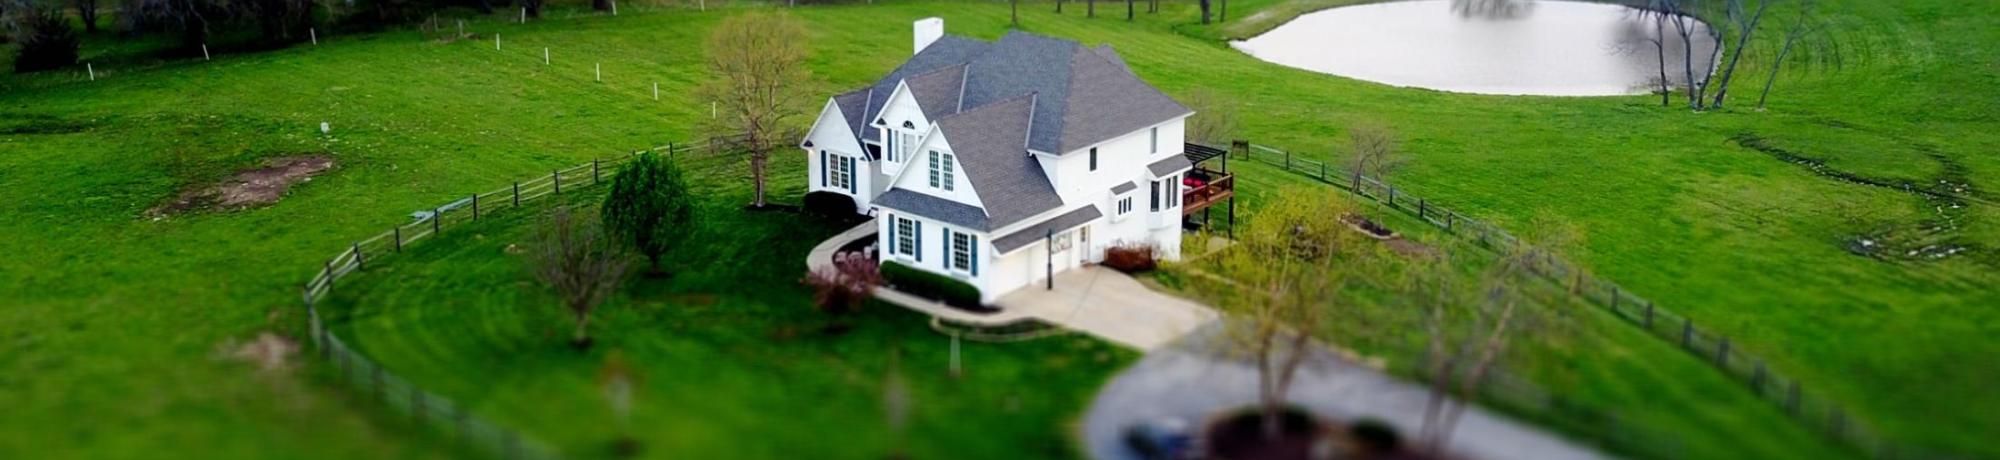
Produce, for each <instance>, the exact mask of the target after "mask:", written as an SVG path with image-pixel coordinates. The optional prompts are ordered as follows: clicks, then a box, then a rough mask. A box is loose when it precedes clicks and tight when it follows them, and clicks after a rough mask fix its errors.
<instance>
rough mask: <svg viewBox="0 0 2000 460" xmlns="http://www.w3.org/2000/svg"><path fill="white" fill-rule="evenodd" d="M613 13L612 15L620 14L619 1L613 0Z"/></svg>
mask: <svg viewBox="0 0 2000 460" xmlns="http://www.w3.org/2000/svg"><path fill="white" fill-rule="evenodd" d="M611 15H612V16H617V15H618V2H611Z"/></svg>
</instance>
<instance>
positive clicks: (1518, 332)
mask: <svg viewBox="0 0 2000 460" xmlns="http://www.w3.org/2000/svg"><path fill="white" fill-rule="evenodd" d="M1530 228H1532V229H1534V231H1533V233H1532V234H1531V235H1529V236H1528V241H1530V242H1532V243H1528V244H1522V245H1517V246H1515V247H1512V248H1508V249H1507V252H1506V254H1504V255H1503V256H1502V257H1501V259H1500V262H1499V263H1497V264H1495V265H1494V266H1493V267H1492V268H1490V269H1488V270H1487V272H1486V274H1485V275H1484V279H1483V280H1482V281H1481V284H1482V285H1483V287H1482V288H1481V289H1480V290H1479V291H1480V292H1479V294H1478V295H1476V296H1472V297H1470V298H1468V297H1467V296H1466V295H1464V294H1463V293H1462V292H1461V291H1459V290H1457V289H1456V288H1455V286H1453V285H1452V283H1451V278H1450V277H1451V276H1452V268H1451V264H1450V254H1449V252H1443V255H1442V256H1441V257H1439V258H1437V259H1435V262H1437V263H1435V264H1434V265H1433V266H1429V267H1421V268H1419V269H1418V270H1417V272H1418V273H1419V275H1418V276H1417V277H1416V280H1417V281H1416V283H1414V285H1415V286H1414V287H1415V288H1416V289H1417V290H1418V292H1416V293H1415V294H1416V297H1417V298H1419V299H1420V301H1421V302H1422V303H1423V305H1424V310H1425V311H1424V323H1425V324H1424V330H1425V333H1426V335H1427V337H1426V339H1427V340H1426V342H1427V343H1426V347H1425V348H1426V350H1425V355H1426V361H1427V362H1426V367H1427V369H1425V372H1427V373H1429V374H1430V376H1431V382H1430V400H1429V402H1428V403H1427V404H1426V405H1425V407H1424V418H1423V420H1424V422H1423V427H1422V429H1421V430H1420V433H1419V434H1418V439H1419V440H1421V441H1422V442H1423V443H1424V444H1425V445H1427V446H1428V447H1429V449H1431V450H1432V451H1434V452H1435V451H1441V450H1442V449H1443V448H1444V446H1446V445H1447V444H1449V443H1450V439H1451V434H1452V431H1453V430H1454V429H1455V428H1456V427H1457V426H1458V421H1459V419H1460V418H1461V417H1462V416H1463V415H1464V412H1465V406H1466V405H1467V404H1469V403H1470V402H1471V401H1473V400H1475V399H1477V396H1478V392H1479V389H1480V388H1481V387H1482V386H1483V385H1485V384H1486V382H1487V379H1488V378H1490V377H1491V376H1492V375H1493V373H1494V368H1495V367H1496V366H1498V364H1499V362H1500V361H1501V360H1502V359H1503V358H1504V356H1505V354H1506V351H1507V350H1508V348H1509V347H1510V346H1512V345H1513V344H1514V343H1515V342H1519V341H1523V340H1529V339H1541V338H1546V337H1548V336H1550V335H1553V334H1555V333H1557V332H1558V331H1557V330H1556V329H1558V328H1557V327H1556V326H1557V325H1559V324H1560V322H1559V319H1560V318H1561V315H1560V312H1557V311H1554V310H1551V309H1548V308H1532V306H1531V305H1527V304H1528V303H1529V302H1531V301H1530V300H1529V298H1528V297H1527V296H1526V294H1524V291H1525V290H1527V289H1529V286H1531V285H1532V283H1536V282H1537V281H1535V280H1534V279H1533V278H1532V275H1533V274H1534V273H1536V272H1541V273H1543V274H1551V273H1552V272H1551V271H1550V270H1552V269H1553V267H1554V261H1555V260H1557V259H1559V258H1560V257H1561V256H1560V255H1559V254H1561V253H1563V252H1565V251H1567V250H1569V248H1572V247H1575V245H1577V244H1579V242H1580V241H1581V238H1582V237H1581V236H1580V235H1581V232H1580V231H1579V230H1577V229H1576V227H1575V226H1572V225H1569V224H1568V223H1567V222H1566V221H1561V220H1558V219H1556V218H1554V217H1553V216H1552V215H1550V214H1547V213H1543V214H1540V215H1537V216H1536V217H1535V218H1534V219H1533V222H1532V223H1531V225H1530ZM1571 272H1572V273H1576V274H1578V277H1577V278H1576V279H1577V280H1581V279H1582V276H1581V273H1582V270H1580V269H1572V270H1571ZM1577 286H1580V285H1573V286H1572V288H1571V289H1572V291H1571V292H1572V293H1576V291H1575V289H1576V287H1577ZM1531 329H1532V330H1534V332H1533V333H1529V332H1528V331H1529V330H1531Z"/></svg>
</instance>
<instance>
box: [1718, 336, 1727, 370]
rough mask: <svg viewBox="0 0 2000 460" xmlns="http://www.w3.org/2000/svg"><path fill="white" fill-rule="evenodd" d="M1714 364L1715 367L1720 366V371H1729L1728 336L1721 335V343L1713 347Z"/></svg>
mask: <svg viewBox="0 0 2000 460" xmlns="http://www.w3.org/2000/svg"><path fill="white" fill-rule="evenodd" d="M1715 366H1716V367H1720V368H1722V371H1723V372H1724V373H1728V372H1729V338H1728V337H1723V338H1722V342H1721V344H1720V345H1717V346H1716V347H1715Z"/></svg>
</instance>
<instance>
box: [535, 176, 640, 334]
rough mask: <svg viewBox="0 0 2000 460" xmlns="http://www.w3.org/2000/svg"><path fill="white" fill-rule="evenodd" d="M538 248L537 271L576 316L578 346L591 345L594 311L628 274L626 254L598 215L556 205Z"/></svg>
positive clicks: (570, 312) (536, 254) (538, 275)
mask: <svg viewBox="0 0 2000 460" xmlns="http://www.w3.org/2000/svg"><path fill="white" fill-rule="evenodd" d="M538 237H539V238H538V240H539V241H537V244H536V248H535V253H534V254H535V255H534V264H535V277H536V278H537V279H540V280H541V281H542V282H543V283H545V284H548V285H549V287H551V288H554V289H555V291H556V296H557V297H558V298H560V299H561V300H562V306H563V308H564V309H565V310H566V311H568V312H569V314H570V315H571V317H572V318H573V319H575V320H576V335H575V337H574V339H572V341H571V343H572V344H573V345H576V347H577V348H587V347H589V346H590V335H589V330H588V327H589V325H590V313H591V312H592V311H594V310H596V309H597V306H598V305H600V304H603V303H604V300H605V299H606V298H608V297H610V296H611V291H612V290H613V289H614V288H616V287H617V286H618V284H619V282H621V281H623V280H624V279H625V268H626V256H625V254H624V251H623V250H622V248H621V247H620V246H619V245H617V244H616V243H615V242H614V241H613V240H612V239H610V238H607V237H606V236H605V234H604V228H603V227H602V226H601V225H599V224H598V220H597V219H589V218H580V217H578V216H577V215H576V212H574V211H571V210H570V209H569V208H566V207H564V208H556V209H555V210H554V211H552V212H550V213H549V217H548V222H547V223H545V224H543V226H542V229H541V233H540V235H538Z"/></svg>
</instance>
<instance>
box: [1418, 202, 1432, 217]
mask: <svg viewBox="0 0 2000 460" xmlns="http://www.w3.org/2000/svg"><path fill="white" fill-rule="evenodd" d="M1429 213H1430V201H1427V200H1424V199H1423V198H1418V199H1417V218H1418V219H1422V218H1424V217H1425V216H1426V214H1429Z"/></svg>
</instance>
